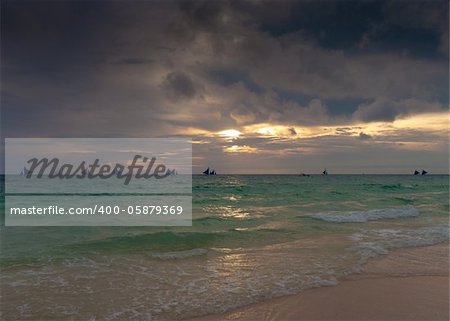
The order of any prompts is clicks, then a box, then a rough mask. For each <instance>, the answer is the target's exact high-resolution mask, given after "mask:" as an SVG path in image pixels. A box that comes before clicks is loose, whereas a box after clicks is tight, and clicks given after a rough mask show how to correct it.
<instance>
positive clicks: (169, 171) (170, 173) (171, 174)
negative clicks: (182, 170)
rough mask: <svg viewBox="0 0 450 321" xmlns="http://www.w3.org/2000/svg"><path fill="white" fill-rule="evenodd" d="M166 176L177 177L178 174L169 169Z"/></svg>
mask: <svg viewBox="0 0 450 321" xmlns="http://www.w3.org/2000/svg"><path fill="white" fill-rule="evenodd" d="M166 174H167V175H169V176H175V175H177V172H176V170H174V169H170V168H168V169H167V172H166Z"/></svg>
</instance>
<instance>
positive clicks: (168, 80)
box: [161, 71, 203, 100]
mask: <svg viewBox="0 0 450 321" xmlns="http://www.w3.org/2000/svg"><path fill="white" fill-rule="evenodd" d="M161 87H162V88H163V89H164V90H165V91H166V93H167V95H168V97H169V98H171V99H174V100H179V99H183V98H188V99H189V98H194V97H196V96H198V95H200V94H201V91H202V89H203V87H202V85H200V84H197V83H196V82H195V81H194V80H193V79H192V78H191V77H190V76H189V75H187V74H186V73H184V72H182V71H173V72H171V73H169V74H168V75H167V76H166V77H165V78H164V81H163V82H162V84H161Z"/></svg>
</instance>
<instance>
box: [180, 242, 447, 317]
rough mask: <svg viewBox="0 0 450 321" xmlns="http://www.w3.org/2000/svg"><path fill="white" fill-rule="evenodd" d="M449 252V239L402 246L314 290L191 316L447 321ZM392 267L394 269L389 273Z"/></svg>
mask: <svg viewBox="0 0 450 321" xmlns="http://www.w3.org/2000/svg"><path fill="white" fill-rule="evenodd" d="M448 250H449V244H448V242H444V243H440V244H436V245H430V246H424V247H415V248H404V249H398V250H395V251H392V252H390V253H388V254H387V255H384V256H381V257H378V258H375V259H373V260H371V261H369V262H368V263H367V264H366V265H365V266H364V269H363V272H362V273H355V274H351V275H348V276H346V277H343V278H341V279H340V280H339V283H338V284H337V285H336V286H329V287H319V288H311V289H307V290H305V291H302V292H300V293H298V294H294V295H289V296H282V297H278V298H273V299H268V300H265V301H261V302H257V303H254V304H250V305H247V306H243V307H239V308H236V309H233V310H230V311H227V312H225V313H220V314H211V315H205V316H201V317H196V318H190V319H187V320H189V321H238V320H243V321H264V320H266V321H302V320H304V321H306V320H330V321H331V320H342V321H343V320H355V321H357V320H358V321H360V320H377V321H381V320H383V321H388V320H391V321H394V320H395V321H400V320H405V321H406V320H408V321H409V320H416V321H425V320H426V321H448V320H449V266H448V258H449V252H448ZM430 259H431V260H430ZM435 260H438V262H435ZM430 262H432V264H430ZM388 271H389V272H392V273H389V274H386V272H388Z"/></svg>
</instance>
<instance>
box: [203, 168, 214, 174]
mask: <svg viewBox="0 0 450 321" xmlns="http://www.w3.org/2000/svg"><path fill="white" fill-rule="evenodd" d="M203 175H206V176H212V175H217V173H216V171H215V170H214V169H211V170H210V169H209V167H208V168H207V169H206V170H205V171H204V172H203Z"/></svg>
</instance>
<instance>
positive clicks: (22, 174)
mask: <svg viewBox="0 0 450 321" xmlns="http://www.w3.org/2000/svg"><path fill="white" fill-rule="evenodd" d="M29 172H30V171H29V170H28V169H26V168H25V167H24V168H23V169H22V171H21V172H20V176H27V175H28V173H29Z"/></svg>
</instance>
